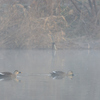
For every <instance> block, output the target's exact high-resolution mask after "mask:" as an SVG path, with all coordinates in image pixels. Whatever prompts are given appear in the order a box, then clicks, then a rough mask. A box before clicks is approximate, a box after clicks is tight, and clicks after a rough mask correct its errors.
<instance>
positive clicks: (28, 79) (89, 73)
mask: <svg viewBox="0 0 100 100" xmlns="http://www.w3.org/2000/svg"><path fill="white" fill-rule="evenodd" d="M16 69H17V70H19V71H21V72H22V74H19V75H18V77H17V79H18V80H19V82H17V81H15V80H9V81H8V80H1V81H0V99H1V100H100V51H97V50H91V51H87V50H83V51H78V50H65V51H64V50H61V51H57V52H56V53H54V52H52V51H42V50H40V51H34V50H33V51H30V50H26V51H25V50H5V51H4V50H1V51H0V72H2V71H9V72H13V71H14V70H16ZM54 70H57V71H63V72H66V73H67V72H68V71H70V70H71V71H73V73H74V77H73V78H72V79H70V78H69V77H67V76H66V77H64V78H62V79H59V80H57V79H53V78H52V77H50V76H48V75H49V74H50V73H51V72H52V71H54Z"/></svg>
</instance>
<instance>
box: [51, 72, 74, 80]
mask: <svg viewBox="0 0 100 100" xmlns="http://www.w3.org/2000/svg"><path fill="white" fill-rule="evenodd" d="M50 76H51V77H52V78H53V79H63V78H64V77H66V76H67V77H68V78H70V79H72V78H73V76H74V74H73V72H72V71H69V72H68V73H65V72H63V71H53V72H52V73H50Z"/></svg>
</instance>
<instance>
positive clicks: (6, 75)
mask: <svg viewBox="0 0 100 100" xmlns="http://www.w3.org/2000/svg"><path fill="white" fill-rule="evenodd" d="M19 73H21V72H19V71H18V70H15V71H14V72H13V73H11V72H0V81H9V80H15V81H17V82H20V80H18V79H17V74H19Z"/></svg>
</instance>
